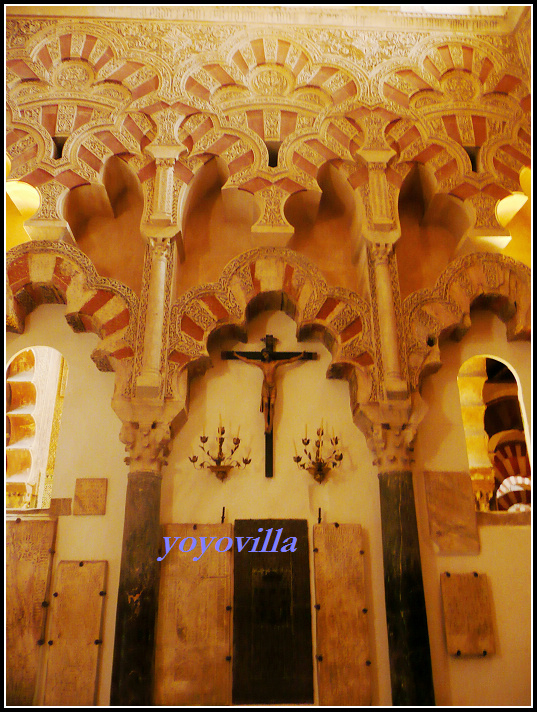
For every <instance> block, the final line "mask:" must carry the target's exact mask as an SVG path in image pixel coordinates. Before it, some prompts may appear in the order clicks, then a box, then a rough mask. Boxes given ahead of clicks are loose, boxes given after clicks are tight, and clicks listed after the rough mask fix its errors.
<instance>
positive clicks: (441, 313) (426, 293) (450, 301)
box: [403, 252, 531, 389]
mask: <svg viewBox="0 0 537 712" xmlns="http://www.w3.org/2000/svg"><path fill="white" fill-rule="evenodd" d="M477 305H479V306H480V307H484V308H487V309H490V310H491V311H493V312H494V313H496V314H497V315H498V317H499V318H500V319H501V320H502V321H503V322H505V324H506V327H507V339H508V340H509V341H513V340H517V339H520V340H529V339H530V335H531V273H530V269H529V268H528V267H526V266H525V265H523V264H521V263H520V262H516V261H515V260H512V259H511V258H509V257H504V256H503V255H499V254H493V253H482V252H478V253H472V254H469V255H465V256H464V257H461V258H459V259H457V260H454V261H453V262H452V263H451V264H450V265H449V266H448V267H447V268H446V269H445V270H444V272H443V273H442V274H441V275H440V277H439V278H438V280H437V282H436V285H435V286H434V288H433V289H420V290H418V291H416V292H413V293H412V294H410V295H409V296H408V297H407V298H406V299H405V300H404V302H403V318H404V321H405V335H406V342H407V343H406V349H407V356H408V367H409V374H410V382H411V387H412V388H413V389H419V387H420V385H421V381H422V380H423V378H424V377H425V376H426V375H427V374H428V373H431V372H434V371H436V370H438V369H439V368H440V367H441V365H442V363H441V360H440V351H439V347H438V343H439V340H441V339H442V338H446V337H448V336H450V335H452V336H454V337H455V338H457V339H460V338H462V336H463V335H464V333H465V332H466V331H467V330H468V329H469V327H470V325H471V320H470V309H471V307H472V306H477Z"/></svg>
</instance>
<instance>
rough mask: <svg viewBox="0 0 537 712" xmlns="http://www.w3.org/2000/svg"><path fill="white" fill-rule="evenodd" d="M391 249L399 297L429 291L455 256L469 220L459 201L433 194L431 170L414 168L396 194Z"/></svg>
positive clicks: (447, 196)
mask: <svg viewBox="0 0 537 712" xmlns="http://www.w3.org/2000/svg"><path fill="white" fill-rule="evenodd" d="M398 210H399V222H400V225H401V237H400V238H399V239H398V241H397V243H396V245H395V254H396V257H397V268H398V273H399V287H400V290H401V297H402V298H403V299H404V298H405V297H407V296H408V295H409V294H411V293H412V292H414V291H417V290H419V289H424V288H429V289H430V288H431V287H433V286H434V284H435V282H436V280H437V279H438V277H439V276H440V274H441V273H442V271H443V270H444V269H445V268H446V267H447V265H448V264H449V263H450V262H451V261H452V260H453V258H454V257H455V256H456V253H457V249H458V247H459V245H460V244H461V241H462V240H463V238H464V236H465V234H466V232H467V231H468V229H469V228H470V227H471V225H472V219H471V217H470V215H469V213H468V211H467V210H466V208H465V206H464V204H463V201H462V200H460V199H459V198H455V197H454V196H451V195H447V194H444V193H438V192H437V182H436V179H435V178H434V175H433V173H432V169H431V168H430V167H428V166H424V165H421V164H417V163H416V164H414V165H413V166H412V169H411V170H410V172H409V173H408V175H407V176H406V178H405V179H404V181H403V183H402V185H401V189H400V192H399V205H398Z"/></svg>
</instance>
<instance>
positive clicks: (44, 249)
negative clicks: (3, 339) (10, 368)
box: [6, 241, 138, 371]
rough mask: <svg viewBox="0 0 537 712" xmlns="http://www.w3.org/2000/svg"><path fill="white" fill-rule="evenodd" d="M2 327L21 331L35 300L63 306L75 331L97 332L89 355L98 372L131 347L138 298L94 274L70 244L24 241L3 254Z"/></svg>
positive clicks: (131, 350)
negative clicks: (97, 342)
mask: <svg viewBox="0 0 537 712" xmlns="http://www.w3.org/2000/svg"><path fill="white" fill-rule="evenodd" d="M6 268H7V305H6V307H7V308H6V313H7V329H8V331H12V332H15V333H18V334H21V333H23V332H24V322H25V319H26V317H27V316H28V314H30V313H31V312H32V311H33V310H34V309H35V308H36V307H38V306H39V305H41V304H65V305H66V313H65V319H66V321H67V323H68V324H69V326H70V327H71V328H72V329H73V331H75V332H92V333H94V334H97V335H98V336H99V338H100V339H101V340H102V343H101V344H100V345H99V347H97V348H96V349H95V350H94V351H93V353H92V359H93V360H94V361H95V363H96V365H97V368H99V370H101V371H113V370H115V369H114V365H113V362H114V360H117V361H121V360H123V359H130V358H132V357H133V356H134V351H135V340H136V337H135V326H136V317H137V313H138V299H137V297H136V295H135V294H134V292H133V291H132V290H131V289H129V288H128V287H126V286H125V285H124V284H121V283H120V282H117V281H116V280H112V279H107V278H105V277H100V276H99V275H98V274H97V272H96V270H95V268H94V267H93V265H92V264H91V262H90V260H89V259H88V258H87V257H86V256H85V255H84V254H83V253H82V252H81V251H80V250H79V249H78V248H76V247H73V246H71V245H67V244H64V243H54V244H51V243H50V242H48V241H42V242H28V243H25V244H24V245H19V246H18V247H15V248H13V249H12V250H10V251H9V252H8V253H7V264H6Z"/></svg>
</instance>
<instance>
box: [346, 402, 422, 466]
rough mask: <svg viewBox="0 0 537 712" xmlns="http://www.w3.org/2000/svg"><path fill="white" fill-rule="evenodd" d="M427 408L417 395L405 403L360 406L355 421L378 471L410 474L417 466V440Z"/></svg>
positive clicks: (380, 403) (378, 403)
mask: <svg viewBox="0 0 537 712" xmlns="http://www.w3.org/2000/svg"><path fill="white" fill-rule="evenodd" d="M426 412H427V406H426V404H425V402H424V401H423V400H422V398H421V396H420V395H419V394H418V393H417V392H416V393H413V394H412V396H411V398H408V399H406V400H405V401H380V402H377V403H367V404H366V405H363V406H359V407H358V409H357V410H356V411H355V413H354V422H355V423H356V425H357V426H358V427H359V428H360V430H361V431H362V432H363V433H364V435H365V437H366V441H367V444H368V446H369V449H370V450H371V452H372V453H373V456H374V460H373V464H374V465H376V466H377V467H378V470H379V472H384V473H385V472H408V471H410V470H411V468H412V465H413V463H414V455H413V453H414V440H415V438H416V434H417V431H418V426H419V424H420V422H421V421H422V420H423V418H424V416H425V414H426Z"/></svg>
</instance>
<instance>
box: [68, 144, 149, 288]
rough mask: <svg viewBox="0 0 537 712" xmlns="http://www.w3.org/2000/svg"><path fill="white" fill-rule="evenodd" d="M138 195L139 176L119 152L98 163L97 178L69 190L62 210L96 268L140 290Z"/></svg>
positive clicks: (141, 247)
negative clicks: (99, 177) (99, 175)
mask: <svg viewBox="0 0 537 712" xmlns="http://www.w3.org/2000/svg"><path fill="white" fill-rule="evenodd" d="M142 212H143V195H142V187H141V184H140V181H139V179H138V177H137V176H136V174H135V173H134V171H133V170H132V169H131V168H130V166H129V165H128V164H127V162H126V161H125V160H124V159H123V158H122V157H121V156H111V157H110V158H109V159H108V160H107V161H106V163H105V164H104V166H103V169H102V184H101V185H97V184H94V183H92V184H85V185H81V186H79V187H77V188H74V189H73V190H71V191H70V192H69V193H68V194H67V196H66V198H65V201H64V205H63V213H64V217H65V219H66V220H67V222H68V223H69V226H70V228H71V231H72V233H73V237H74V239H75V242H76V244H77V246H78V248H79V249H80V250H81V251H82V252H83V253H84V254H85V255H87V257H88V258H89V259H90V260H91V262H92V264H93V265H94V267H95V269H96V270H97V272H98V273H99V274H100V275H101V276H103V277H108V278H110V279H117V280H118V281H120V282H123V284H125V285H127V286H128V287H129V288H130V289H132V290H133V291H134V292H135V294H137V295H138V296H139V295H140V292H141V288H142V273H143V266H144V255H145V243H144V240H143V238H142V234H141V231H140V221H141V218H142Z"/></svg>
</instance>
